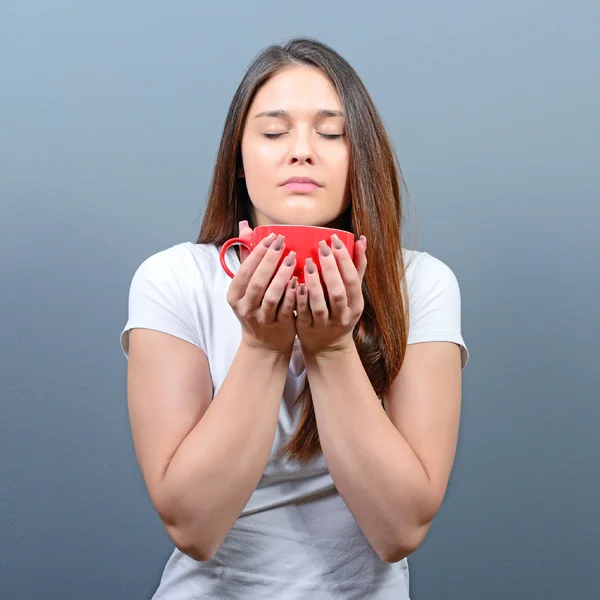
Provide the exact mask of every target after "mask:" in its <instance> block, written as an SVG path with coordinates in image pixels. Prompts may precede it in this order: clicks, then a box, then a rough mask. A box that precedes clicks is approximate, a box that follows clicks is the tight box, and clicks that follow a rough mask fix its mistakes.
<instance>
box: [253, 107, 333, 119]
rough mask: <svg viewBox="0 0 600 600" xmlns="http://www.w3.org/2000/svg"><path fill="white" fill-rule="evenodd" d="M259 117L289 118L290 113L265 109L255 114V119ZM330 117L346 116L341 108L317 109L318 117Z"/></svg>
mask: <svg viewBox="0 0 600 600" xmlns="http://www.w3.org/2000/svg"><path fill="white" fill-rule="evenodd" d="M259 117H279V118H284V119H289V118H290V113H289V112H288V111H287V110H265V111H263V112H259V113H258V114H257V115H254V118H255V119H258V118H259ZM330 117H342V118H344V117H345V115H344V113H343V112H341V111H339V110H330V109H321V110H318V111H317V119H327V118H330Z"/></svg>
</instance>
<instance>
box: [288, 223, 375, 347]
mask: <svg viewBox="0 0 600 600" xmlns="http://www.w3.org/2000/svg"><path fill="white" fill-rule="evenodd" d="M331 240H332V244H331V248H330V247H329V246H328V245H327V244H326V242H321V243H320V244H319V262H320V264H321V271H322V274H323V281H324V282H325V286H326V288H327V295H328V296H329V303H327V301H326V299H325V293H324V291H323V286H322V285H321V280H320V277H319V272H318V270H317V266H316V265H315V264H314V262H313V261H312V260H311V259H308V260H307V261H306V265H305V267H304V281H305V282H306V284H303V285H301V286H299V287H298V290H297V291H296V300H297V307H296V311H297V317H296V333H297V334H298V338H299V340H300V343H301V345H302V353H303V354H304V355H305V357H306V356H311V355H321V354H330V353H332V352H337V351H340V350H345V349H347V348H349V347H351V346H352V345H354V340H353V338H352V332H353V331H354V326H355V325H356V323H357V322H358V320H359V319H360V316H361V314H362V312H363V309H364V298H363V295H362V281H363V277H364V275H365V270H366V268H367V257H366V247H367V240H366V239H365V237H364V236H361V238H360V240H358V241H357V242H354V262H353V261H352V258H351V257H350V253H349V252H348V249H347V248H346V246H344V244H343V243H342V242H341V240H340V239H339V238H338V237H337V236H336V235H333V236H331ZM355 263H356V266H355Z"/></svg>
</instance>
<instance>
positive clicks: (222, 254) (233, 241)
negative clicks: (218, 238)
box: [219, 238, 252, 277]
mask: <svg viewBox="0 0 600 600" xmlns="http://www.w3.org/2000/svg"><path fill="white" fill-rule="evenodd" d="M234 244H240V245H241V246H245V247H246V248H247V249H248V251H249V252H252V248H251V247H250V246H249V245H248V242H246V240H243V239H242V238H231V239H230V240H227V241H226V242H225V243H224V244H223V247H222V248H221V252H219V258H220V259H221V266H222V267H223V270H224V271H225V273H227V275H229V277H233V276H234V274H233V273H232V272H231V269H230V268H229V267H228V266H227V264H226V263H225V252H227V250H229V248H231V246H233V245H234Z"/></svg>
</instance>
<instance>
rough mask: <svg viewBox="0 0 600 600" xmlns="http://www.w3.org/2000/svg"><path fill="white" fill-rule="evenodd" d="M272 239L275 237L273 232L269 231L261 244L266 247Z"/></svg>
mask: <svg viewBox="0 0 600 600" xmlns="http://www.w3.org/2000/svg"><path fill="white" fill-rule="evenodd" d="M274 239H275V234H274V233H271V234H269V235H268V236H267V237H266V238H265V239H264V240H263V244H264V245H265V246H266V247H267V248H268V247H269V246H270V245H271V244H272V243H273V240H274Z"/></svg>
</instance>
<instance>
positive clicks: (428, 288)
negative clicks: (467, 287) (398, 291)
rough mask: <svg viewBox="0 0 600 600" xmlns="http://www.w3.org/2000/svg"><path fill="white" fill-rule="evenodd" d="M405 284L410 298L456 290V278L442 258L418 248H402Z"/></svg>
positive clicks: (457, 286)
mask: <svg viewBox="0 0 600 600" xmlns="http://www.w3.org/2000/svg"><path fill="white" fill-rule="evenodd" d="M402 252H403V258H404V272H405V274H406V284H407V287H408V292H409V296H411V300H412V299H413V297H415V296H419V295H421V294H423V293H427V292H430V293H431V292H434V291H436V290H437V291H442V290H448V289H450V290H458V288H459V285H458V279H457V277H456V275H455V273H454V271H453V270H452V269H451V268H450V267H449V266H448V265H447V264H446V263H445V262H443V261H442V260H440V259H439V258H437V257H435V256H433V255H431V254H429V253H428V252H420V251H418V250H407V249H404V248H403V250H402Z"/></svg>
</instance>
